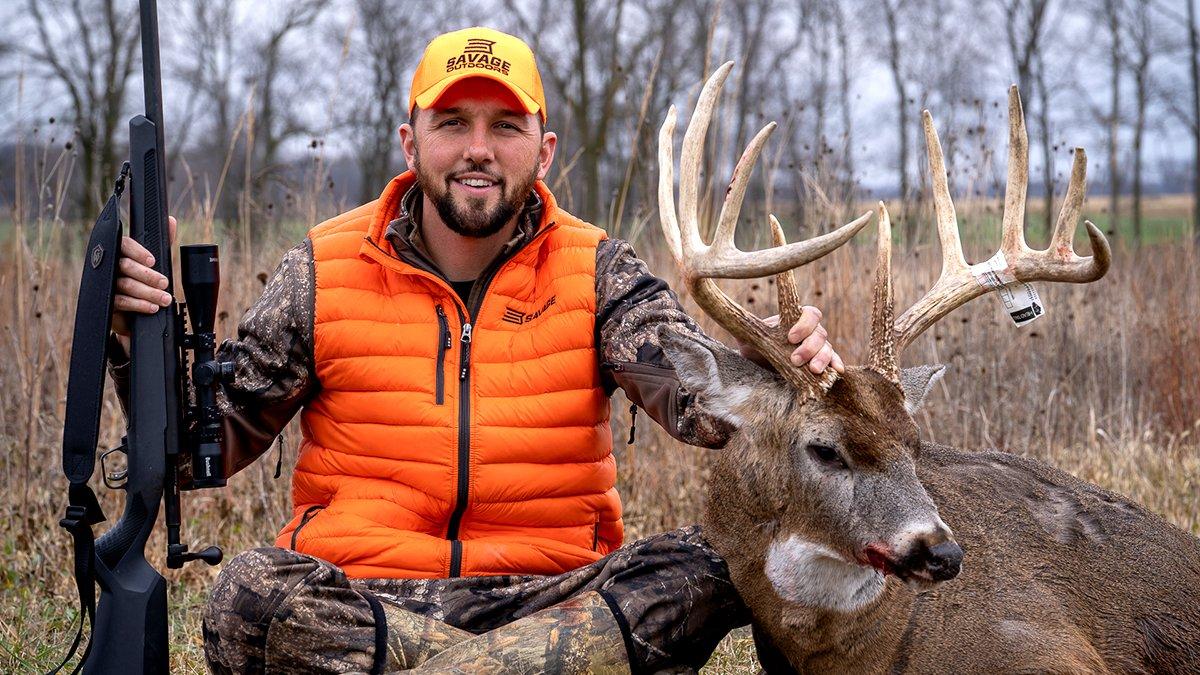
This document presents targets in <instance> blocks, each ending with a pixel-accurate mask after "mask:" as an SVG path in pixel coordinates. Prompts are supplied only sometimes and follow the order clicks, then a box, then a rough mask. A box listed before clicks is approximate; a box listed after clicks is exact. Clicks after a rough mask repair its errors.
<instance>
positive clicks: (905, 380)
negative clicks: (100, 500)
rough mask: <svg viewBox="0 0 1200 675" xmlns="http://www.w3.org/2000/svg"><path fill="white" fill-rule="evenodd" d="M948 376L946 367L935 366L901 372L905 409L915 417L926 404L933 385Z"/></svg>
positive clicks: (905, 369) (906, 369)
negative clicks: (943, 376) (926, 398)
mask: <svg viewBox="0 0 1200 675" xmlns="http://www.w3.org/2000/svg"><path fill="white" fill-rule="evenodd" d="M945 374H946V366H943V365H942V364H940V363H938V364H934V365H929V366H916V367H914V368H904V369H903V370H901V371H900V391H902V392H904V409H905V410H907V411H908V414H909V415H915V414H916V412H917V411H918V410H920V409H921V405H922V404H924V403H925V397H926V396H929V392H931V391H933V385H935V384H937V381H938V380H940V379H942V375H945Z"/></svg>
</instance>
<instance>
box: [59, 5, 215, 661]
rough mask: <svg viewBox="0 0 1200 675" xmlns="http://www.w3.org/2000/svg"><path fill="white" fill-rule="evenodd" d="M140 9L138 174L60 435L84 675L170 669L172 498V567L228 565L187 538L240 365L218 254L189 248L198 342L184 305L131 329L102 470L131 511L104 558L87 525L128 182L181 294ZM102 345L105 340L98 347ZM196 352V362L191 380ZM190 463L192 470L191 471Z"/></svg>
mask: <svg viewBox="0 0 1200 675" xmlns="http://www.w3.org/2000/svg"><path fill="white" fill-rule="evenodd" d="M140 4H141V14H140V18H141V38H142V67H143V74H144V82H145V107H146V112H145V114H144V115H137V116H136V117H134V118H133V119H131V120H130V123H129V131H130V134H129V135H130V149H129V163H128V164H127V165H126V167H125V169H123V171H122V177H121V179H120V180H118V183H117V188H116V190H115V191H114V195H113V197H112V198H111V199H110V200H109V203H108V205H107V206H106V207H105V210H104V212H103V213H102V214H101V217H100V219H99V220H98V221H97V224H96V227H95V228H94V229H93V234H92V239H91V240H90V241H89V244H88V247H89V248H88V250H89V253H90V255H89V256H88V260H87V262H85V265H84V272H83V278H82V280H81V284H80V297H79V305H78V307H77V310H76V323H75V334H74V339H73V342H72V355H71V370H70V376H69V380H68V395H67V415H66V424H65V428H64V434H63V435H64V439H63V467H64V472H65V473H66V474H67V477H68V479H69V480H70V481H71V491H70V504H71V506H70V507H69V508H68V512H67V517H66V518H64V519H63V522H62V525H63V526H64V527H66V528H67V529H68V530H69V531H70V532H71V533H72V535H73V536H74V538H75V577H76V583H77V584H78V586H79V593H80V604H81V605H82V612H86V615H87V616H91V599H92V598H93V597H94V586H93V584H96V583H98V584H99V586H100V598H99V602H98V603H97V606H96V610H95V619H94V622H93V626H92V633H91V637H90V642H89V643H88V646H87V648H86V649H85V651H84V654H83V657H82V659H81V663H80V664H79V666H76V671H78V670H79V669H80V668H82V670H83V671H84V672H85V673H122V674H125V673H165V672H167V671H168V667H169V649H168V630H167V592H166V580H165V579H164V578H163V576H162V575H161V574H160V573H159V571H158V570H157V569H155V568H154V566H153V565H151V564H150V563H149V562H148V561H147V560H146V556H145V548H146V543H147V541H148V539H149V537H150V534H151V532H152V531H153V529H154V526H155V522H156V520H157V518H158V512H159V506H160V505H162V504H164V500H165V514H164V515H165V518H164V520H165V523H166V526H167V566H168V567H172V568H179V567H182V566H183V564H184V563H185V562H188V561H191V560H195V559H201V560H204V561H205V562H207V563H208V564H210V565H215V564H217V563H218V562H220V559H221V551H220V549H218V548H216V547H209V548H207V549H205V550H204V551H201V552H199V553H189V552H188V550H187V548H188V547H187V546H186V545H184V544H181V543H180V539H179V537H180V532H179V530H180V504H179V492H180V489H181V481H186V484H185V485H184V487H185V488H186V489H192V488H200V487H220V486H223V485H224V484H225V474H224V466H223V457H222V456H221V441H222V439H221V437H220V425H219V414H218V412H217V408H216V403H215V390H216V387H217V386H218V385H219V384H220V382H221V381H223V380H227V379H228V378H230V377H231V376H232V366H231V365H229V364H219V363H217V362H215V360H214V350H215V344H216V340H215V336H214V334H213V332H212V330H213V328H212V327H213V319H214V317H213V316H212V315H213V314H215V310H216V293H217V279H218V278H219V268H218V260H217V251H216V247H215V246H212V245H207V244H201V245H194V246H186V247H183V250H184V252H183V259H184V267H183V273H184V279H183V285H184V294H185V297H186V299H187V300H189V301H190V302H191V304H192V306H194V307H197V308H199V310H200V311H199V313H198V314H194V315H192V316H191V317H190V319H191V324H192V329H193V330H192V332H191V333H188V332H187V330H186V328H185V325H184V316H185V314H186V313H187V312H186V310H185V307H186V305H185V304H183V303H177V302H175V301H172V302H171V303H170V304H169V305H168V306H166V307H163V308H161V309H159V311H157V312H156V313H154V314H133V315H132V316H131V317H130V323H131V335H130V354H129V358H130V374H129V398H128V413H129V415H128V428H127V433H126V438H125V439H123V443H122V445H121V446H120V447H119V448H116V449H114V450H110V451H108V452H107V453H104V455H102V456H101V461H102V465H103V460H104V459H105V457H106V456H107V455H109V454H111V453H113V452H117V451H120V452H123V453H124V454H125V455H126V458H127V463H126V469H125V471H124V472H118V473H117V474H108V473H105V475H104V480H105V483H106V484H108V485H109V486H110V487H114V486H113V485H112V482H113V481H119V480H121V479H122V478H123V479H124V483H123V484H122V485H118V486H115V487H120V488H121V489H124V490H125V493H126V496H125V508H124V512H123V513H122V515H121V518H120V520H118V521H117V522H116V524H114V525H113V527H112V528H110V529H109V530H108V531H107V532H105V533H104V535H103V536H101V537H100V538H99V539H98V540H95V542H94V547H93V543H92V539H91V537H92V531H91V526H92V525H94V524H96V523H98V522H101V521H103V520H104V515H103V513H102V512H101V510H100V507H99V504H98V502H97V501H96V499H95V496H94V494H93V493H92V491H91V488H90V487H89V486H88V485H87V480H88V479H89V478H90V477H91V474H92V471H93V469H94V465H95V448H96V437H97V434H98V425H99V409H100V405H99V401H100V397H102V395H103V363H104V362H105V360H106V358H107V351H108V349H109V348H110V345H111V341H109V340H107V331H108V325H109V322H110V321H111V313H112V307H111V296H112V293H113V290H114V280H115V277H116V274H117V272H116V264H115V260H116V258H117V257H119V242H120V223H119V220H118V218H117V200H118V199H119V197H120V193H121V189H122V186H123V182H124V178H125V175H126V172H128V175H129V179H130V204H129V216H130V236H131V237H132V238H133V239H135V240H136V241H138V242H139V243H140V244H141V245H142V246H143V247H145V248H146V250H148V251H150V253H151V255H153V256H154V269H155V270H156V271H157V272H159V273H161V274H162V275H163V276H165V277H166V278H167V288H166V291H167V293H169V294H171V296H172V297H174V295H175V292H174V274H173V272H174V271H173V270H172V262H171V260H172V245H171V241H170V230H169V227H168V222H167V218H168V216H167V191H166V156H165V151H164V143H163V126H162V90H161V78H160V74H159V54H158V21H157V7H156V4H157V3H156V1H155V0H140ZM100 335H103V336H104V337H105V340H103V341H102V342H101V341H100V340H99V339H98V336H100ZM187 350H194V351H195V354H196V359H195V362H194V363H193V365H192V368H191V370H190V371H189V368H188V359H187V356H186V355H187ZM97 362H98V363H99V371H97ZM97 373H99V375H97ZM187 458H193V459H194V462H193V463H189V462H184V461H182V460H183V459H187ZM181 469H182V471H181ZM104 471H105V469H104V468H103V466H102V472H104ZM181 474H182V475H181ZM82 624H83V621H82V619H81V622H80V631H81V632H80V634H79V635H77V637H76V643H75V645H73V646H72V649H71V654H68V656H67V659H66V660H64V664H65V663H66V661H69V660H70V658H71V656H72V655H73V654H74V652H75V650H76V647H77V646H78V644H79V642H80V638H81V636H82V630H83V625H82ZM62 667H63V666H60V667H59V669H61V668H62Z"/></svg>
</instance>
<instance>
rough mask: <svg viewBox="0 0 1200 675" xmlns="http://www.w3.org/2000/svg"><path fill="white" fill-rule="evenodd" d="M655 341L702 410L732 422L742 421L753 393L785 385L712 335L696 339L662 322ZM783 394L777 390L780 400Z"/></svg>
mask: <svg viewBox="0 0 1200 675" xmlns="http://www.w3.org/2000/svg"><path fill="white" fill-rule="evenodd" d="M658 341H659V344H660V345H661V346H662V350H663V353H664V354H666V355H667V358H668V359H670V360H671V364H672V365H674V366H675V373H676V375H678V377H679V382H680V383H681V384H682V385H683V387H684V389H687V390H688V391H690V392H692V393H694V394H698V395H699V396H700V403H701V405H702V407H703V409H704V410H705V411H707V412H709V413H711V414H713V415H715V416H716V417H719V418H721V419H723V420H725V421H727V422H729V423H730V424H733V425H735V426H741V425H742V423H743V422H745V411H746V410H747V404H748V403H749V402H750V400H751V398H752V397H753V396H754V394H755V393H760V394H761V393H763V392H767V393H768V395H770V392H771V391H773V390H775V389H780V388H783V387H785V386H786V385H784V384H783V382H782V380H780V379H779V377H778V376H776V375H775V373H772V372H769V371H767V370H764V369H763V368H761V367H759V366H757V365H755V364H754V363H752V362H751V361H750V360H749V359H746V358H745V357H743V356H742V355H741V354H738V353H737V352H735V351H733V350H732V349H730V348H728V347H726V346H725V345H723V344H720V343H719V342H715V341H713V340H711V339H708V340H700V339H696V337H694V336H688V335H684V334H682V333H680V332H678V331H676V330H673V329H671V328H670V327H668V326H662V327H660V328H659V329H658ZM785 394H786V392H784V391H780V392H779V395H778V396H777V398H778V399H779V400H783V397H784V395H785Z"/></svg>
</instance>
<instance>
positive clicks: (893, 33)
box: [879, 0, 916, 243]
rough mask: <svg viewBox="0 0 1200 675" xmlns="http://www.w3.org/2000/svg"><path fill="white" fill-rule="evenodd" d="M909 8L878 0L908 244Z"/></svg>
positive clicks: (900, 210) (898, 1)
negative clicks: (905, 34) (904, 32)
mask: <svg viewBox="0 0 1200 675" xmlns="http://www.w3.org/2000/svg"><path fill="white" fill-rule="evenodd" d="M907 5H908V0H879V6H880V8H881V9H882V10H883V19H884V22H883V23H884V29H885V30H886V31H887V63H888V70H889V72H890V73H891V76H892V84H893V85H894V86H895V87H896V98H897V99H898V102H897V106H896V112H897V121H896V124H897V126H896V130H897V132H898V133H899V143H900V150H899V159H898V161H899V164H900V166H899V168H898V170H897V172H898V176H899V178H900V186H899V189H900V196H899V199H898V201H897V203H896V205H895V207H896V209H895V212H896V220H897V221H898V222H899V223H900V226H901V230H902V231H903V233H904V240H905V242H909V243H911V242H912V241H914V237H915V234H916V232H915V229H916V224H915V223H914V222H913V219H912V217H911V216H910V215H909V213H908V198H909V196H910V192H911V190H910V187H909V182H908V146H909V141H908V130H909V127H910V126H911V123H910V120H909V95H908V81H907V75H906V73H905V68H904V63H903V56H902V55H903V54H904V48H903V47H902V46H901V44H902V41H903V38H902V36H901V34H900V14H901V13H902V12H904V11H905V9H906V6H907Z"/></svg>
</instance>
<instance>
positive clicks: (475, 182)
mask: <svg viewBox="0 0 1200 675" xmlns="http://www.w3.org/2000/svg"><path fill="white" fill-rule="evenodd" d="M458 182H460V183H462V184H463V185H469V186H471V187H477V188H482V187H490V186H492V185H494V183H492V181H490V180H484V179H482V178H460V179H459V181H458Z"/></svg>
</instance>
